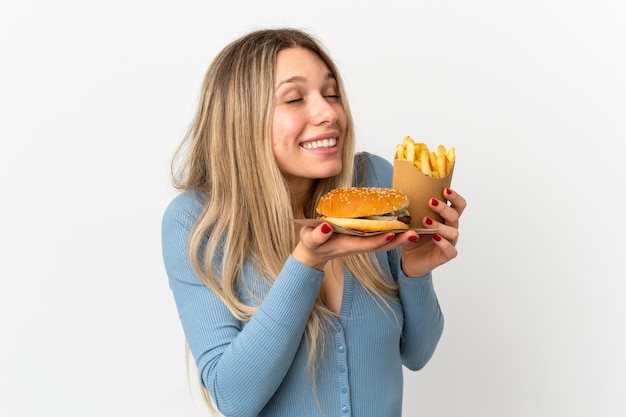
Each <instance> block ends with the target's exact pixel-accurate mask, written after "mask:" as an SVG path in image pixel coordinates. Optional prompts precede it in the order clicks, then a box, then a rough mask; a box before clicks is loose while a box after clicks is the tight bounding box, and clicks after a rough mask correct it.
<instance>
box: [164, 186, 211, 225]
mask: <svg viewBox="0 0 626 417" xmlns="http://www.w3.org/2000/svg"><path fill="white" fill-rule="evenodd" d="M201 210H202V197H201V195H200V194H199V193H197V192H196V191H183V192H182V193H180V194H178V195H177V196H176V197H174V198H173V199H172V201H170V203H169V204H168V205H167V207H166V208H165V212H164V213H163V226H164V227H165V226H167V225H171V224H173V223H177V224H182V225H183V226H185V227H186V228H187V229H191V228H192V227H193V224H194V223H195V221H196V219H197V218H198V216H199V214H200V211H201Z"/></svg>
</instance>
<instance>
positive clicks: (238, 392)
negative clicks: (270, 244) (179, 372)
mask: <svg viewBox="0 0 626 417" xmlns="http://www.w3.org/2000/svg"><path fill="white" fill-rule="evenodd" d="M284 271H287V272H283V274H281V275H279V277H278V278H277V280H276V282H275V283H274V285H273V286H272V288H271V289H270V291H269V292H268V294H267V296H266V297H265V299H264V301H263V302H262V303H261V304H260V306H259V310H258V311H257V312H256V313H255V314H254V316H253V317H252V319H251V320H250V321H249V322H248V323H246V324H245V326H244V327H243V329H241V331H238V332H235V331H233V332H230V334H229V335H227V336H226V337H225V338H224V340H223V341H222V342H221V343H222V345H221V347H219V348H218V349H217V351H216V352H214V353H213V352H211V353H210V354H209V356H208V357H207V358H206V361H202V363H201V366H202V368H201V372H202V377H203V381H204V383H205V385H206V386H207V388H208V389H209V391H210V392H211V394H212V396H213V398H214V400H215V402H216V404H217V406H218V408H219V409H220V411H221V412H222V413H223V414H224V415H238V416H243V415H248V414H250V415H256V414H257V413H258V412H259V411H260V410H261V409H262V408H263V407H264V406H265V404H266V403H267V402H268V401H269V400H270V398H271V397H272V395H273V394H274V392H275V391H276V389H277V388H278V386H279V385H280V383H281V381H282V380H283V378H284V376H285V375H286V373H287V371H288V370H289V367H290V365H291V363H292V362H293V358H294V356H295V354H296V352H297V350H298V348H299V346H300V343H301V340H302V336H303V334H304V330H305V327H306V323H307V321H308V317H309V315H310V313H311V310H312V308H313V305H314V302H315V299H316V297H317V293H318V291H319V286H320V282H321V273H319V272H317V271H316V272H313V271H311V269H310V268H307V267H306V266H303V265H300V264H298V263H297V262H296V261H295V260H293V259H292V258H290V259H289V260H288V262H287V264H286V268H285V270H284Z"/></svg>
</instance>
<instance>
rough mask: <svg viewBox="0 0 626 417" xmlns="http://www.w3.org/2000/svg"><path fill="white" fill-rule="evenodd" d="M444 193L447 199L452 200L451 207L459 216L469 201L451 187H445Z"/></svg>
mask: <svg viewBox="0 0 626 417" xmlns="http://www.w3.org/2000/svg"><path fill="white" fill-rule="evenodd" d="M443 195H444V197H445V199H446V200H448V201H449V202H450V207H452V208H453V209H455V210H456V211H457V213H459V216H460V215H461V214H463V211H464V210H465V208H466V207H467V201H466V200H465V198H463V196H461V195H460V194H459V193H457V192H456V191H454V190H453V189H451V188H444V190H443Z"/></svg>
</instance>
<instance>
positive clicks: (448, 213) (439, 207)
mask: <svg viewBox="0 0 626 417" xmlns="http://www.w3.org/2000/svg"><path fill="white" fill-rule="evenodd" d="M428 205H429V207H430V208H431V209H432V210H433V211H434V212H435V213H437V214H439V215H440V216H441V217H443V220H444V223H445V224H447V225H448V226H452V227H458V226H459V216H460V214H459V212H458V211H457V210H456V208H453V207H451V206H449V205H447V204H445V203H444V202H443V201H441V200H438V199H436V198H431V199H430V200H429V201H428Z"/></svg>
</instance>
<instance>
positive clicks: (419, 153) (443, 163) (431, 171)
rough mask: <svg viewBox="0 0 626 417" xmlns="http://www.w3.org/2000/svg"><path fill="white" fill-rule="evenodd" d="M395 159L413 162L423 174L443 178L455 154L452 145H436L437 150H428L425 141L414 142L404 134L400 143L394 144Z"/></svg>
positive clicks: (453, 161) (449, 171)
mask: <svg viewBox="0 0 626 417" xmlns="http://www.w3.org/2000/svg"><path fill="white" fill-rule="evenodd" d="M395 159H398V160H405V161H409V162H411V163H413V165H415V166H416V167H417V169H419V170H420V171H421V172H422V173H424V175H428V176H431V177H433V178H444V177H447V176H448V175H450V173H451V172H452V168H453V167H454V163H455V159H456V155H455V149H454V147H453V146H452V147H450V148H449V149H446V147H445V146H443V145H439V146H437V151H436V152H435V151H432V152H431V151H430V149H428V146H427V145H426V144H425V143H421V142H420V143H416V142H415V141H414V140H413V139H412V138H411V137H410V136H405V137H404V140H403V141H402V143H401V144H398V145H396V155H395Z"/></svg>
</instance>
